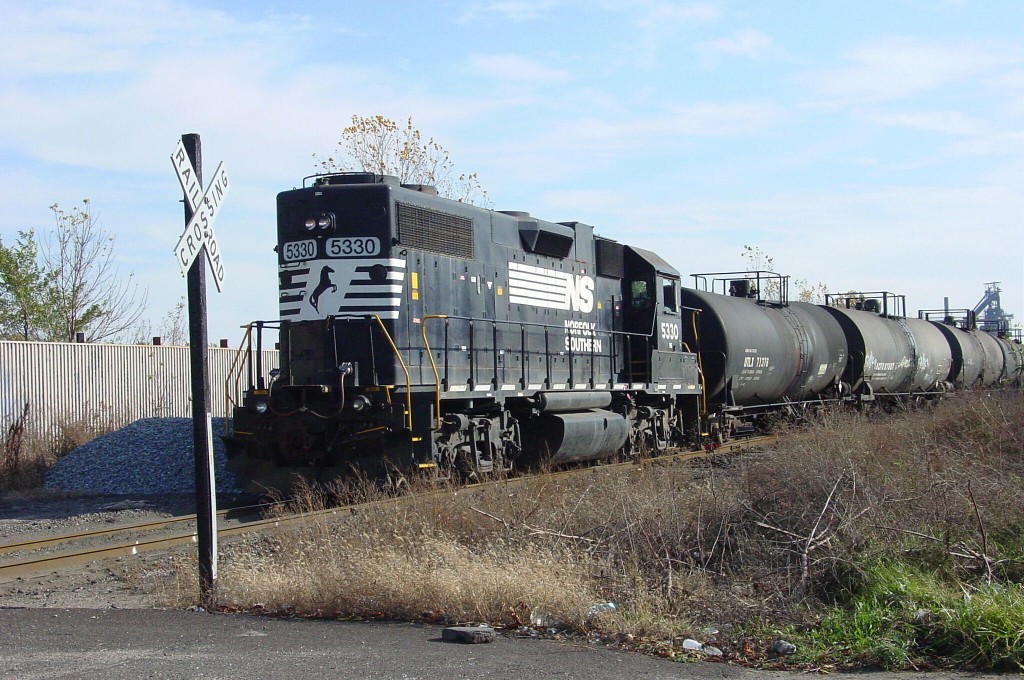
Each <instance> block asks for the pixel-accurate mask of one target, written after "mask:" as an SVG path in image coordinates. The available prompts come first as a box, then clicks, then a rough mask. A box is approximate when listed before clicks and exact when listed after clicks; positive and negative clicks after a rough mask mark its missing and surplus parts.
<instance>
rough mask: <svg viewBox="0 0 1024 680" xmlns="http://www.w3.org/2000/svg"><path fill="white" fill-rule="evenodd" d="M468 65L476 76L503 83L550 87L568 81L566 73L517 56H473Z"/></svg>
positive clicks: (568, 77)
mask: <svg viewBox="0 0 1024 680" xmlns="http://www.w3.org/2000/svg"><path fill="white" fill-rule="evenodd" d="M469 64H470V70H471V71H472V72H474V73H476V74H477V75H480V76H483V77H485V78H492V79H495V80H499V81H505V82H513V83H520V82H521V83H526V84H534V85H551V84H558V83H564V82H566V81H568V80H569V79H570V75H569V72H568V71H565V70H563V69H557V68H551V67H550V66H546V65H545V64H543V63H541V62H539V61H537V60H536V59H530V58H529V57H524V56H522V55H519V54H475V55H472V56H471V57H470V60H469Z"/></svg>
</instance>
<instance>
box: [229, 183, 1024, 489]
mask: <svg viewBox="0 0 1024 680" xmlns="http://www.w3.org/2000/svg"><path fill="white" fill-rule="evenodd" d="M277 214H278V218H277V220H278V221H277V247H276V248H275V250H276V252H277V256H278V271H279V277H280V319H279V320H275V321H258V322H254V323H253V324H252V325H251V326H250V331H251V332H250V334H249V343H250V345H253V344H254V345H255V346H257V347H262V346H264V345H265V344H269V343H271V342H274V341H275V340H276V341H277V342H278V343H279V348H280V369H279V370H275V371H274V372H272V375H271V376H270V377H269V378H266V377H264V369H263V367H262V366H259V365H254V366H250V367H249V370H248V371H247V373H248V375H249V376H250V378H249V384H248V388H247V390H246V392H245V397H244V400H243V403H242V404H240V405H238V406H237V407H236V408H235V409H234V411H233V414H232V421H231V431H230V433H229V434H227V435H226V436H225V442H226V444H227V451H228V458H229V465H230V466H231V467H232V469H233V470H234V471H235V472H236V473H239V474H240V475H241V476H242V477H243V478H247V479H251V480H255V481H259V482H261V483H271V484H272V483H275V482H277V481H279V480H285V479H287V478H288V477H289V476H291V475H292V474H294V473H299V474H304V475H307V476H321V477H324V476H326V477H334V476H340V475H345V474H348V473H349V472H350V471H351V470H352V469H358V470H360V471H362V472H363V473H364V474H367V475H370V476H393V475H396V474H397V475H398V476H399V477H401V476H404V475H408V474H410V473H416V472H418V473H421V474H425V475H428V476H430V477H433V478H437V479H444V478H449V477H453V476H456V477H462V478H475V477H481V476H485V475H487V474H490V473H493V472H496V471H500V470H507V469H510V468H512V467H513V466H526V465H530V464H532V463H535V462H538V461H545V462H553V463H565V462H572V461H583V460H593V459H601V458H610V457H613V456H638V455H644V454H649V453H654V452H657V451H660V450H663V449H666V448H668V447H674V446H682V445H691V446H694V445H698V444H699V443H702V442H705V443H706V442H709V441H710V442H721V441H724V440H725V439H727V438H729V437H731V436H735V435H738V434H743V433H746V432H751V431H753V430H754V428H755V427H756V425H757V423H758V419H759V418H760V417H761V416H763V415H764V414H766V413H775V412H777V411H778V410H779V409H787V410H792V409H794V408H799V407H800V406H801V405H804V404H811V403H815V404H817V403H821V402H822V401H828V400H870V399H875V398H879V397H881V396H889V397H901V396H932V395H937V394H941V393H943V392H946V391H949V390H950V389H953V388H954V387H955V386H957V385H971V384H986V385H991V384H995V383H997V382H1001V381H1005V380H1010V379H1014V378H1015V377H1019V375H1020V371H1021V366H1022V365H1024V360H1022V357H1021V353H1020V345H1019V344H1017V345H1015V344H1013V343H1010V342H1007V341H1005V340H1003V339H998V338H995V337H992V336H989V335H987V334H984V333H978V332H977V331H975V330H972V329H966V330H964V329H959V328H954V327H952V326H948V325H946V324H943V323H941V322H932V321H927V320H919V319H907V318H905V317H904V316H902V315H899V314H894V313H892V310H891V309H890V307H893V306H895V298H890V297H888V296H886V297H883V300H882V305H881V307H882V308H879V306H878V305H877V301H876V300H873V299H867V300H863V299H859V300H853V301H852V300H840V301H838V302H837V303H835V304H831V305H826V306H817V305H812V304H807V303H800V302H790V301H788V300H787V299H786V295H785V294H784V293H785V289H786V281H787V279H785V277H778V278H776V279H773V280H769V278H770V276H777V275H768V274H765V273H763V272H760V273H753V274H740V275H734V274H730V275H725V276H723V277H718V278H708V276H698V277H697V281H698V283H703V284H704V285H703V287H704V290H697V289H690V288H684V287H682V286H681V285H680V275H679V272H677V271H676V270H675V269H674V268H673V267H672V266H670V265H669V264H668V263H667V262H665V260H663V259H662V258H661V257H659V256H658V255H657V254H655V253H653V252H650V251H647V250H644V249H642V248H637V247H634V246H629V245H626V244H622V243H618V242H616V241H613V240H610V239H607V238H602V237H600V236H596V235H595V234H594V230H593V227H591V226H589V225H586V224H582V223H579V222H562V223H554V222H546V221H543V220H540V219H537V218H534V217H532V216H530V215H529V214H528V213H524V212H500V211H493V210H487V209H483V208H479V207H475V206H472V205H468V204H464V203H459V202H456V201H452V200H448V199H445V198H442V197H439V196H438V195H437V194H436V191H434V190H433V189H432V188H431V187H425V186H421V185H401V184H400V183H399V181H398V180H397V179H396V178H394V177H389V176H382V175H374V174H368V173H347V174H332V175H321V176H316V177H314V178H312V181H311V182H309V184H308V186H307V185H306V183H305V182H304V185H303V188H301V189H294V190H291V191H285V192H282V193H281V194H279V195H278V197H277ZM718 287H721V288H722V290H721V292H718V291H717V289H718ZM726 287H728V290H726ZM763 290H774V291H775V292H776V293H781V294H777V295H775V296H774V299H766V296H765V295H763V294H762V291H763ZM271 334H273V335H274V336H276V338H271V337H269V336H270V335H271ZM265 336H266V337H265ZM249 356H252V357H254V359H253V360H254V361H258V357H259V356H260V354H259V352H255V353H249Z"/></svg>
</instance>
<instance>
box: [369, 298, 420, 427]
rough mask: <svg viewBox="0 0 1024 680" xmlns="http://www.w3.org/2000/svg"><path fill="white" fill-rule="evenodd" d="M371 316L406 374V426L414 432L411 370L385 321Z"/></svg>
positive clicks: (375, 315)
mask: <svg viewBox="0 0 1024 680" xmlns="http://www.w3.org/2000/svg"><path fill="white" fill-rule="evenodd" d="M370 316H371V317H373V318H374V319H376V320H377V324H378V325H379V326H380V330H381V332H382V333H384V337H385V338H387V341H388V344H389V345H391V351H392V352H394V353H395V358H397V359H398V363H399V364H400V365H401V366H402V372H403V373H405V426H406V427H407V428H408V429H409V431H410V432H412V380H411V379H410V378H409V368H408V366H406V365H405V359H403V358H402V353H401V352H399V351H398V347H397V346H396V345H395V341H394V340H392V339H391V334H390V333H388V329H387V326H385V325H384V321H383V320H382V319H381V318H380V316H379V315H377V314H371V315H370Z"/></svg>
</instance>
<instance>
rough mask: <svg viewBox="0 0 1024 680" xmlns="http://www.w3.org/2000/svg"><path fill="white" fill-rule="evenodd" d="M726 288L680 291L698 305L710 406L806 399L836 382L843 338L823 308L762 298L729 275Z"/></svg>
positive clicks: (843, 360) (841, 366)
mask: <svg viewBox="0 0 1024 680" xmlns="http://www.w3.org/2000/svg"><path fill="white" fill-rule="evenodd" d="M701 276H717V275H713V274H706V275H698V278H700V277H701ZM717 281H721V279H718V280H717ZM730 290H731V294H730V295H723V294H720V293H714V292H708V291H701V290H692V289H683V292H682V302H683V305H684V306H687V307H692V308H696V309H700V310H701V313H700V314H699V315H698V319H699V321H698V335H699V338H698V340H699V343H697V344H698V345H699V346H700V348H701V351H702V355H701V356H702V362H703V365H702V369H703V372H704V383H705V384H704V388H705V390H706V394H707V396H708V403H709V404H710V403H725V404H728V405H735V406H751V405H758V404H770V403H777V402H780V401H783V400H794V401H797V400H804V399H810V398H814V397H816V396H817V395H818V394H820V393H822V392H824V391H825V390H827V389H829V388H830V387H832V386H836V385H838V383H839V378H840V376H841V375H842V373H843V370H844V368H845V367H846V359H847V354H846V344H845V340H844V338H843V335H842V330H841V329H840V327H839V324H838V323H836V322H835V320H833V319H832V318H831V317H830V316H829V315H828V314H827V313H826V312H823V311H822V310H821V309H819V308H818V307H817V306H815V305H811V304H807V303H802V302H790V303H788V304H782V303H781V302H780V303H777V304H776V303H771V302H766V301H765V300H763V299H759V297H758V293H757V290H756V286H753V285H751V284H749V283H744V282H743V281H742V280H734V281H732V282H731V285H730ZM690 333H691V334H692V330H691V331H690ZM689 341H690V342H693V341H694V338H692V337H691V338H689ZM690 346H691V347H692V346H694V345H692V344H691V345H690Z"/></svg>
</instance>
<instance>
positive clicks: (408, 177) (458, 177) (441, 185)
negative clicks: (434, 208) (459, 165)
mask: <svg viewBox="0 0 1024 680" xmlns="http://www.w3.org/2000/svg"><path fill="white" fill-rule="evenodd" d="M313 158H314V160H315V161H316V168H317V170H318V171H319V172H323V173H332V172H351V171H362V172H374V173H377V174H381V175H394V176H395V177H398V179H399V180H400V181H401V182H402V183H403V184H428V185H431V186H434V187H436V188H437V192H438V194H440V195H441V196H445V197H447V198H452V199H455V200H457V201H461V202H463V203H472V204H474V205H483V206H486V205H487V204H488V203H489V200H488V197H487V192H486V191H484V189H483V188H482V187H481V186H480V182H479V180H478V179H477V175H476V173H475V172H474V173H469V174H467V173H459V174H456V172H455V164H454V163H453V162H452V160H451V157H450V156H449V155H448V151H447V150H446V149H445V148H444V147H443V146H441V144H440V143H438V142H437V141H436V140H435V139H434V138H433V137H431V138H429V139H428V140H427V141H425V142H424V141H423V134H422V133H421V132H420V131H419V129H418V128H417V127H416V126H415V125H413V122H412V116H409V118H408V120H406V123H405V125H404V126H400V125H399V124H398V123H396V122H395V121H393V120H391V119H390V118H386V117H384V116H380V115H377V116H352V124H351V125H349V126H348V127H346V128H345V129H344V130H342V132H341V140H340V141H339V142H338V145H337V147H336V148H335V150H334V152H333V153H331V155H329V156H327V157H322V156H320V155H319V154H313Z"/></svg>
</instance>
